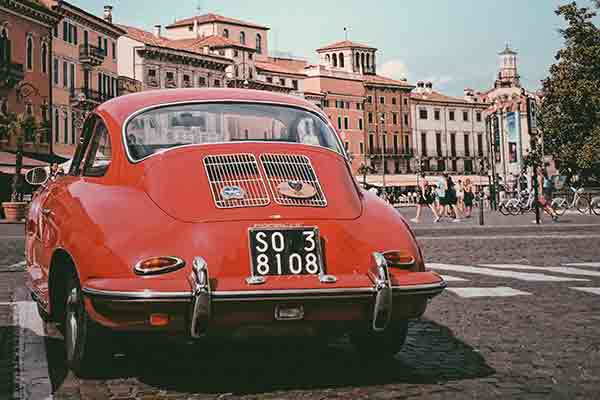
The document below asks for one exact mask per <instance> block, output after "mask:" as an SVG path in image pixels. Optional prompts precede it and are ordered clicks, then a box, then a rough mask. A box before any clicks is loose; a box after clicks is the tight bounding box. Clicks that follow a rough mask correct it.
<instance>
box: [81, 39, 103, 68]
mask: <svg viewBox="0 0 600 400" xmlns="http://www.w3.org/2000/svg"><path fill="white" fill-rule="evenodd" d="M104 56H105V54H104V50H102V49H101V48H100V47H96V46H92V45H91V44H82V45H81V46H79V61H80V62H81V63H82V64H84V65H88V66H91V67H97V66H98V65H101V64H102V62H103V61H104Z"/></svg>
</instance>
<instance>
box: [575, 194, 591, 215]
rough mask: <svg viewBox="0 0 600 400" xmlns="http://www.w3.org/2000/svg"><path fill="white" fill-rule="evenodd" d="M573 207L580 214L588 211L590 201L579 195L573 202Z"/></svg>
mask: <svg viewBox="0 0 600 400" xmlns="http://www.w3.org/2000/svg"><path fill="white" fill-rule="evenodd" d="M575 207H576V208H577V211H579V212H580V213H582V214H587V213H588V212H590V202H589V201H588V199H586V198H585V197H580V198H578V199H577V203H575Z"/></svg>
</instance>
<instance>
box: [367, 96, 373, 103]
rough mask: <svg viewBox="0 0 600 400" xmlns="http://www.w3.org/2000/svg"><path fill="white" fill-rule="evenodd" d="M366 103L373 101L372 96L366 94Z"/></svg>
mask: <svg viewBox="0 0 600 400" xmlns="http://www.w3.org/2000/svg"><path fill="white" fill-rule="evenodd" d="M367 103H369V104H371V103H373V96H367Z"/></svg>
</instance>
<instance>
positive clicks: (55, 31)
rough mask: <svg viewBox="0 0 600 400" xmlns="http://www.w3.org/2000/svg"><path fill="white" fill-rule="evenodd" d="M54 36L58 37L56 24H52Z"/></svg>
mask: <svg viewBox="0 0 600 400" xmlns="http://www.w3.org/2000/svg"><path fill="white" fill-rule="evenodd" d="M53 33H54V37H55V38H57V37H58V24H56V25H54V31H53Z"/></svg>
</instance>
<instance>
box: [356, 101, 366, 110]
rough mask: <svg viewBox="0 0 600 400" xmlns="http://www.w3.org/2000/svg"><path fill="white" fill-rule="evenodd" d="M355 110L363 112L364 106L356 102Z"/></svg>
mask: <svg viewBox="0 0 600 400" xmlns="http://www.w3.org/2000/svg"><path fill="white" fill-rule="evenodd" d="M356 109H357V110H364V109H365V106H364V104H362V103H358V102H357V103H356Z"/></svg>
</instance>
